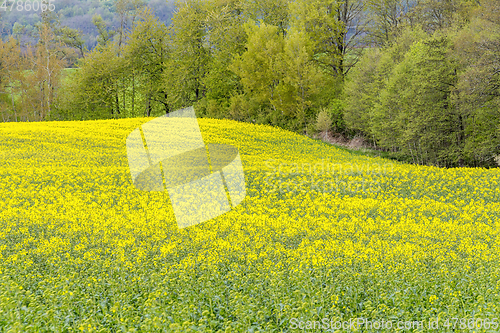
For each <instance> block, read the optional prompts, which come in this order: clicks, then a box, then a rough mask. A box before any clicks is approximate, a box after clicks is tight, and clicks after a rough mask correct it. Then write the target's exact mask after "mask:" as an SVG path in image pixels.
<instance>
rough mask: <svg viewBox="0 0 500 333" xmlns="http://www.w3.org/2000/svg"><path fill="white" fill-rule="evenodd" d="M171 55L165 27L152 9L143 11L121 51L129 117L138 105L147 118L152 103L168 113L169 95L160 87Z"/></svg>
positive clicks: (162, 86)
mask: <svg viewBox="0 0 500 333" xmlns="http://www.w3.org/2000/svg"><path fill="white" fill-rule="evenodd" d="M170 52H171V50H170V40H169V35H168V29H167V27H166V26H165V24H163V23H161V22H160V21H159V20H158V19H157V18H156V17H155V16H154V15H153V13H152V12H151V10H149V9H146V10H144V11H143V12H142V13H140V14H139V20H138V21H137V22H136V24H135V27H134V30H133V31H132V32H131V33H130V34H129V35H128V39H127V45H126V46H125V52H124V57H125V59H126V63H127V64H128V65H129V68H130V69H129V71H128V72H129V75H130V80H131V83H132V89H131V90H132V91H131V102H130V109H131V113H132V114H136V111H135V110H136V109H137V108H138V106H139V109H143V110H145V112H144V113H145V115H147V116H148V117H149V116H150V115H151V113H152V111H153V110H154V109H155V105H153V104H154V103H156V104H157V105H159V106H161V109H162V112H163V113H168V112H170V111H171V108H170V104H169V98H168V97H169V94H168V92H167V90H166V88H165V85H164V84H163V80H164V75H165V74H164V73H165V71H166V68H167V66H168V65H169V60H170ZM141 101H142V103H140V102H141ZM138 104H139V105H138ZM140 104H142V106H141V105H140Z"/></svg>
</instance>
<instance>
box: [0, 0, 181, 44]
mask: <svg viewBox="0 0 500 333" xmlns="http://www.w3.org/2000/svg"><path fill="white" fill-rule="evenodd" d="M114 3H115V1H99V0H61V1H59V0H58V1H57V2H54V4H55V11H54V12H55V13H56V14H57V15H58V17H59V20H60V23H61V25H62V26H67V27H69V28H72V29H78V30H80V31H81V33H82V37H83V39H84V41H85V42H86V46H87V48H88V49H89V50H90V49H92V48H93V47H94V46H95V45H96V44H97V36H98V31H97V29H96V28H95V26H94V25H93V24H92V17H93V16H94V15H101V17H102V18H103V19H104V21H105V22H106V24H107V25H108V27H109V28H110V29H111V30H114V29H117V28H118V27H119V26H120V18H119V15H118V14H117V13H116V7H115V5H114ZM145 4H146V5H147V6H149V7H150V8H151V9H152V11H153V13H154V14H155V16H156V17H157V18H158V19H159V20H160V21H162V22H165V23H166V24H167V25H168V24H170V20H171V19H172V16H173V11H174V2H173V0H168V1H167V0H146V1H145ZM0 18H1V23H0V38H2V39H7V37H8V36H9V35H14V36H16V37H18V36H21V35H22V36H23V40H24V41H25V42H27V41H29V36H30V35H35V36H36V33H35V32H36V31H35V26H36V25H37V24H38V23H40V22H41V18H40V11H34V10H33V9H32V10H30V11H25V10H22V11H18V10H16V8H15V7H14V8H13V10H10V5H9V6H8V8H7V10H6V11H1V10H0ZM128 27H129V28H131V24H130V22H128Z"/></svg>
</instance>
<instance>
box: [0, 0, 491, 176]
mask: <svg viewBox="0 0 500 333" xmlns="http://www.w3.org/2000/svg"><path fill="white" fill-rule="evenodd" d="M113 6H114V13H116V15H117V17H118V21H117V22H118V24H114V26H111V24H110V22H109V21H107V20H106V19H105V18H103V16H102V15H99V14H96V15H94V16H93V17H92V18H91V21H92V24H93V26H94V27H95V29H96V30H97V32H98V34H97V38H96V42H97V45H96V46H95V47H94V48H92V49H89V48H88V47H87V44H86V41H85V40H84V39H83V38H82V32H81V31H79V30H78V29H74V28H70V27H68V26H65V25H64V24H63V23H61V22H62V21H61V19H60V17H58V16H57V15H54V13H49V12H45V13H44V14H43V15H41V16H40V21H39V23H38V24H36V26H35V27H34V28H33V29H35V32H36V35H37V40H36V42H33V43H32V44H30V43H29V42H24V44H25V45H23V42H22V38H23V35H22V34H17V35H16V34H15V33H13V35H11V36H9V37H6V38H4V40H3V41H0V113H1V117H2V120H3V121H43V120H86V119H104V118H123V117H137V116H159V115H162V114H165V113H168V112H170V111H174V110H176V109H178V108H181V107H186V106H190V105H195V108H196V110H197V113H198V115H199V116H200V117H213V118H230V119H235V120H239V121H248V122H253V123H260V124H272V125H275V126H280V127H283V128H286V129H289V130H292V131H296V132H299V133H304V134H312V133H315V132H318V131H331V132H334V133H342V134H343V135H346V136H350V137H353V136H355V135H358V136H362V137H364V138H365V139H366V140H368V141H369V142H371V144H373V146H374V147H377V149H380V150H384V151H387V152H390V153H391V154H392V155H393V156H396V157H397V158H399V159H401V160H405V161H409V162H412V163H418V164H425V165H436V166H442V167H457V166H481V167H492V166H495V165H496V164H495V160H498V158H497V156H498V155H500V117H499V116H500V2H499V1H498V0H479V1H478V0H441V1H438V0H419V1H417V0H413V1H410V0H365V1H363V0H342V1H340V0H293V1H292V0H205V1H200V0H185V1H179V2H177V3H175V6H176V7H175V11H174V15H173V17H172V19H171V23H170V24H169V23H166V22H165V21H164V20H162V19H160V18H158V17H157V16H156V15H155V12H154V10H151V7H147V6H146V4H145V3H144V2H141V0H117V1H116V2H115V3H114V4H113ZM31 34H32V35H33V31H31ZM23 47H24V49H23ZM71 63H73V64H74V67H76V68H72V69H67V67H68V66H69V64H71Z"/></svg>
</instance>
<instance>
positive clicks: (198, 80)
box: [164, 0, 209, 108]
mask: <svg viewBox="0 0 500 333" xmlns="http://www.w3.org/2000/svg"><path fill="white" fill-rule="evenodd" d="M176 4H177V11H176V13H175V14H174V17H173V19H172V25H171V26H170V29H169V32H170V33H171V37H170V38H171V40H172V47H173V54H172V56H173V60H172V62H171V63H170V66H169V67H168V68H167V70H166V71H165V75H164V79H165V84H166V90H167V91H170V92H171V94H170V96H169V103H170V104H171V105H172V107H173V108H180V107H184V106H187V105H192V104H193V103H195V102H197V101H199V100H200V99H201V98H202V97H204V96H205V95H206V87H205V85H204V79H205V76H206V74H207V72H208V63H209V51H208V43H207V32H206V26H205V23H204V22H205V18H206V8H205V6H206V4H205V3H204V1H201V0H187V1H184V2H180V1H179V2H177V3H176Z"/></svg>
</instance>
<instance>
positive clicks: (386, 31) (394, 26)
mask: <svg viewBox="0 0 500 333" xmlns="http://www.w3.org/2000/svg"><path fill="white" fill-rule="evenodd" d="M417 2H418V0H368V1H367V8H368V11H369V18H370V28H369V29H368V32H369V39H370V40H371V42H372V43H373V44H374V45H376V46H384V45H386V44H388V43H391V42H393V41H394V39H395V37H396V36H397V35H398V33H399V32H400V30H401V28H403V27H404V26H405V24H406V25H409V26H410V27H411V26H413V15H409V14H410V12H411V10H412V8H414V7H415V5H416V4H417Z"/></svg>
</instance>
